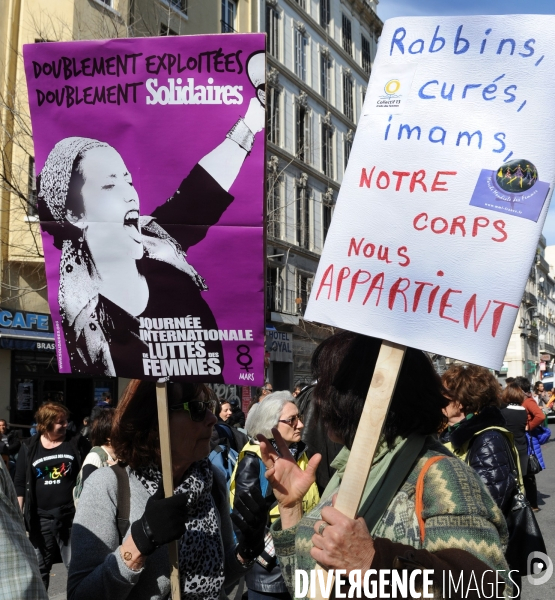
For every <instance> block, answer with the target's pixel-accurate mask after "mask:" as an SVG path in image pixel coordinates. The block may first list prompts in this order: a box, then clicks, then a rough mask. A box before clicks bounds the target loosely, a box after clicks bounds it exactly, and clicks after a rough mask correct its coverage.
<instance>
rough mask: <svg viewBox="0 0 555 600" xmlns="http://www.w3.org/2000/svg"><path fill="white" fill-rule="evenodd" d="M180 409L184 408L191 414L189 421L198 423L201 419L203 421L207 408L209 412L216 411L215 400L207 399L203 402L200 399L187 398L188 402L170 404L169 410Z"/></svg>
mask: <svg viewBox="0 0 555 600" xmlns="http://www.w3.org/2000/svg"><path fill="white" fill-rule="evenodd" d="M181 409H183V410H186V411H187V412H188V413H189V414H190V415H191V421H194V422H195V423H200V422H201V421H204V417H206V411H207V410H209V411H210V412H211V413H215V412H216V401H215V400H208V402H203V401H202V400H189V402H184V403H183V404H178V405H176V406H170V410H181Z"/></svg>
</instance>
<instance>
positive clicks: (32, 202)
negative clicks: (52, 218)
mask: <svg viewBox="0 0 555 600" xmlns="http://www.w3.org/2000/svg"><path fill="white" fill-rule="evenodd" d="M37 214H38V208H37V178H36V174H35V159H34V157H33V156H30V157H29V179H28V183H27V216H28V217H36V216H37Z"/></svg>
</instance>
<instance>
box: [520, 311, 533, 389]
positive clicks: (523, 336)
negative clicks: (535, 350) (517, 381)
mask: <svg viewBox="0 0 555 600" xmlns="http://www.w3.org/2000/svg"><path fill="white" fill-rule="evenodd" d="M535 310H536V307H535V306H530V307H529V308H527V309H525V310H524V316H523V317H521V319H520V326H519V329H522V332H521V334H520V337H521V339H522V356H523V358H524V372H523V375H524V377H528V373H527V368H528V357H527V344H526V340H527V338H528V335H529V333H528V324H529V321H528V319H527V315H528V313H529V312H530V311H532V313H533V311H535ZM535 317H537V315H536V314H532V316H531V319H534V318H535Z"/></svg>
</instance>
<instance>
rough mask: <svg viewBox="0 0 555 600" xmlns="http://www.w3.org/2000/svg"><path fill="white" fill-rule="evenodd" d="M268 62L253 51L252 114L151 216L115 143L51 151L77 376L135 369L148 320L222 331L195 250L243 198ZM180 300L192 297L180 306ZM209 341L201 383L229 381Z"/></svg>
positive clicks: (45, 205)
mask: <svg viewBox="0 0 555 600" xmlns="http://www.w3.org/2000/svg"><path fill="white" fill-rule="evenodd" d="M264 65H265V62H264V54H263V53H255V54H253V55H252V56H251V57H250V58H249V61H248V63H247V69H248V72H249V76H250V78H251V81H252V82H253V86H255V87H256V86H258V88H259V89H257V97H255V98H252V99H251V100H250V103H249V107H248V109H247V112H246V114H245V116H244V117H241V118H239V120H238V121H237V122H236V123H235V124H234V125H233V127H232V128H231V129H230V130H229V131H228V132H227V135H226V136H225V138H224V140H223V141H222V143H221V144H220V145H219V146H217V147H216V148H215V149H214V150H212V151H211V152H210V153H208V154H207V155H206V156H204V157H203V158H201V160H200V161H199V162H198V164H197V165H195V166H194V167H193V169H192V170H191V172H190V173H189V174H188V175H187V176H186V177H185V179H183V181H182V182H181V184H180V185H179V187H178V188H177V190H176V191H175V193H174V194H173V196H172V197H171V198H169V199H166V198H163V197H162V198H160V204H159V206H158V207H157V208H156V209H155V210H154V211H153V212H152V213H151V214H150V215H149V216H143V215H141V213H140V208H141V207H140V203H139V196H138V193H137V191H136V189H135V187H134V185H133V177H132V174H131V172H130V171H129V169H128V168H127V166H126V164H125V161H124V157H122V156H121V155H120V154H119V152H118V151H117V150H116V149H115V148H113V147H112V146H110V145H109V144H107V143H106V142H103V141H100V140H96V139H90V138H84V137H68V138H65V139H63V140H61V141H59V142H58V143H57V144H56V145H55V146H54V148H53V149H52V150H51V152H50V154H49V155H48V158H47V160H46V162H45V164H44V167H43V169H42V171H41V173H40V176H39V178H38V180H37V181H38V190H39V192H38V201H39V214H40V220H41V226H42V229H43V230H44V231H47V232H48V233H50V234H51V235H52V236H53V238H54V246H55V247H56V248H57V249H58V250H60V251H61V259H60V270H59V273H60V287H59V292H58V304H59V307H60V315H61V318H62V324H63V329H64V337H65V342H66V346H67V350H68V354H69V360H70V363H71V368H72V372H73V373H79V372H86V373H89V374H94V373H97V374H98V375H110V376H115V375H116V373H117V374H118V375H126V374H131V373H136V372H137V368H138V366H140V365H142V357H143V352H148V346H147V344H146V343H145V342H144V341H142V340H141V338H140V336H139V323H140V321H139V318H140V317H143V318H150V319H156V320H157V322H158V320H159V319H162V318H172V317H176V316H185V315H192V316H194V317H197V318H200V324H201V327H202V329H204V330H211V329H218V326H217V323H216V320H215V318H214V315H213V314H212V311H211V309H210V307H209V305H208V303H207V302H206V300H205V299H204V298H203V297H202V292H203V291H205V290H207V289H208V286H209V285H210V282H209V281H205V279H204V278H203V277H202V275H201V274H199V273H197V271H196V270H195V268H194V267H193V266H192V265H191V264H190V263H189V262H188V259H187V254H186V251H187V250H188V248H190V247H191V246H194V245H196V244H198V243H199V242H201V241H202V240H203V239H204V238H205V237H206V235H207V233H208V231H209V228H210V227H211V226H212V225H215V224H216V223H217V222H218V221H219V219H220V218H221V216H222V215H223V213H224V212H225V211H226V209H227V208H228V207H229V206H230V204H231V203H232V202H233V200H234V198H233V196H232V195H231V194H230V193H229V189H230V188H231V186H232V185H233V182H234V181H235V179H236V178H237V176H238V174H239V171H240V170H241V168H242V165H243V163H244V161H245V159H246V158H247V156H248V155H249V154H250V152H251V150H252V147H253V145H254V138H255V135H256V133H258V132H259V131H261V130H262V129H263V128H264V121H265V112H264V100H265V96H264V93H263V84H264V72H265V66H264ZM224 165H225V166H224ZM135 175H136V176H138V175H139V174H137V173H136V174H135ZM176 298H179V299H181V301H182V302H183V304H184V307H183V308H182V309H181V310H180V311H178V312H177V313H176V310H175V305H176V300H175V299H176ZM205 344H206V346H205V349H206V352H207V353H208V356H209V355H210V353H216V355H217V356H219V360H220V362H219V364H212V365H211V366H210V367H209V368H208V373H206V372H205V373H204V374H199V375H198V381H199V382H200V381H204V380H206V375H207V374H209V375H210V376H211V381H212V382H217V381H222V382H223V379H221V373H222V372H223V368H224V364H223V353H222V344H221V342H220V341H219V340H207V341H206V342H205ZM153 375H155V374H153Z"/></svg>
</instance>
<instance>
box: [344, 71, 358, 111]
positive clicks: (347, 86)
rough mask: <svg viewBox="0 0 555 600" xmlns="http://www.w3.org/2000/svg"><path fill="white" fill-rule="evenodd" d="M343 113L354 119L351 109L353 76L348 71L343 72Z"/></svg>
mask: <svg viewBox="0 0 555 600" xmlns="http://www.w3.org/2000/svg"><path fill="white" fill-rule="evenodd" d="M343 113H344V114H345V116H346V117H347V119H351V121H354V120H355V119H354V111H353V78H352V77H351V74H350V73H348V72H344V73H343Z"/></svg>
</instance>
